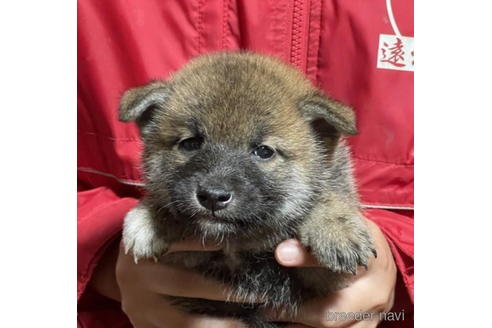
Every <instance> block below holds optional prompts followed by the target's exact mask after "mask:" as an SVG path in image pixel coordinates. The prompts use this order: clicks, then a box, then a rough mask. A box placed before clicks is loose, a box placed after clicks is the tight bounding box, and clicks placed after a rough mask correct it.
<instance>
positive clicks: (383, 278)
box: [269, 220, 397, 328]
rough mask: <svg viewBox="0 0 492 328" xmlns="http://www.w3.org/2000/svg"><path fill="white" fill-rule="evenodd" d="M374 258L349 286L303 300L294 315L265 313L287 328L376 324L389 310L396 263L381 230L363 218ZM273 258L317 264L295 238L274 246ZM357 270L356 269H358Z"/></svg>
mask: <svg viewBox="0 0 492 328" xmlns="http://www.w3.org/2000/svg"><path fill="white" fill-rule="evenodd" d="M366 221H367V225H368V228H369V230H370V232H371V235H372V238H373V240H374V244H375V247H376V250H377V254H378V257H377V258H375V259H374V258H371V260H370V261H369V265H368V270H367V271H365V270H364V269H362V270H358V273H357V275H356V276H354V277H353V279H352V281H351V284H350V286H348V287H347V288H344V289H341V290H339V291H337V292H335V293H332V294H330V295H329V296H327V297H324V298H318V299H314V300H311V301H308V302H306V303H305V304H304V305H302V306H301V309H300V311H299V313H298V315H297V316H296V317H295V318H292V317H290V316H289V314H288V313H273V312H271V313H269V317H270V319H271V320H272V321H287V322H290V323H291V324H290V325H289V326H288V327H289V328H302V327H304V328H306V327H315V328H318V327H323V328H324V327H330V328H331V327H350V328H373V327H377V325H378V324H379V321H380V320H379V313H381V312H387V311H389V310H390V309H391V308H392V306H393V302H394V294H395V284H396V272H397V271H396V265H395V261H394V260H393V256H392V254H391V250H390V248H389V245H388V243H387V241H386V238H385V237H384V235H383V233H382V232H381V230H380V229H379V228H378V226H377V225H376V224H375V223H373V222H372V221H369V220H366ZM275 257H276V259H277V261H278V262H279V263H280V264H281V265H283V266H287V267H300V266H305V267H313V266H319V264H318V263H317V261H316V259H315V258H314V257H313V256H312V255H310V254H309V252H308V251H306V249H305V248H304V247H303V246H302V245H301V243H300V242H299V241H297V240H295V239H289V240H286V241H284V242H282V243H281V244H279V245H278V246H277V249H276V252H275ZM359 269H360V268H359ZM349 312H353V313H358V314H360V315H361V316H362V313H369V314H372V320H361V321H355V320H343V318H341V317H340V315H339V314H340V313H349Z"/></svg>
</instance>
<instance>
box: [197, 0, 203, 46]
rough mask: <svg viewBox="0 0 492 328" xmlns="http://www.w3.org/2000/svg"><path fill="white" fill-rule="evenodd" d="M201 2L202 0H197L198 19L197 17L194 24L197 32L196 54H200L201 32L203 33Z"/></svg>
mask: <svg viewBox="0 0 492 328" xmlns="http://www.w3.org/2000/svg"><path fill="white" fill-rule="evenodd" d="M203 1H204V0H198V17H197V23H196V30H197V32H198V54H201V53H202V42H203V41H202V40H203V37H202V32H203V26H202V24H203Z"/></svg>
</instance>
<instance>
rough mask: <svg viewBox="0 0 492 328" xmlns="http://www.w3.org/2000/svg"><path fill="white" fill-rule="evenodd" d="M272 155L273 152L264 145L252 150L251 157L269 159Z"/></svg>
mask: <svg viewBox="0 0 492 328" xmlns="http://www.w3.org/2000/svg"><path fill="white" fill-rule="evenodd" d="M274 154H275V151H274V150H273V149H272V148H270V147H268V146H265V145H261V146H258V147H256V148H255V149H254V150H253V155H254V156H256V157H259V158H261V159H269V158H271V157H272V156H273V155H274Z"/></svg>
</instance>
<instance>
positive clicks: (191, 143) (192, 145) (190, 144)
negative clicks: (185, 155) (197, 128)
mask: <svg viewBox="0 0 492 328" xmlns="http://www.w3.org/2000/svg"><path fill="white" fill-rule="evenodd" d="M202 144H203V138H202V137H194V138H188V139H185V140H182V141H181V142H180V143H179V148H181V149H183V150H186V151H192V150H197V149H200V148H201V147H202Z"/></svg>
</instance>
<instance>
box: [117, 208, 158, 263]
mask: <svg viewBox="0 0 492 328" xmlns="http://www.w3.org/2000/svg"><path fill="white" fill-rule="evenodd" d="M123 245H124V246H125V254H128V252H129V251H130V250H131V251H132V253H133V258H134V260H135V263H137V262H138V260H139V259H150V258H152V259H154V260H155V261H156V262H157V260H158V258H159V256H161V255H163V254H164V253H165V252H166V251H167V249H168V245H167V243H166V242H165V241H164V240H163V239H162V237H160V236H158V234H157V233H156V230H155V228H154V225H153V224H152V217H151V213H150V212H149V211H148V209H147V208H146V207H145V206H143V205H138V206H137V207H135V208H133V209H132V210H131V211H130V212H128V214H127V215H126V217H125V223H124V224H123Z"/></svg>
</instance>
